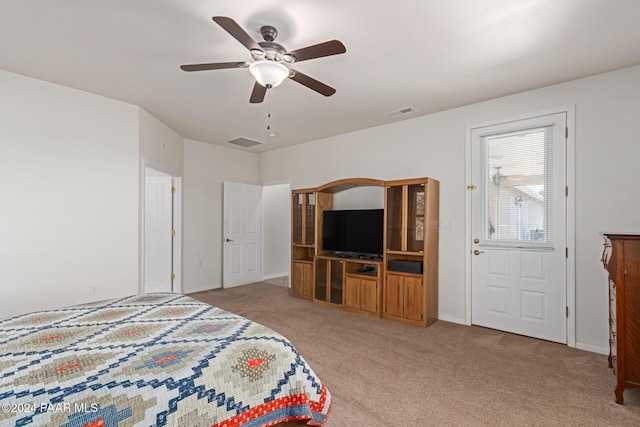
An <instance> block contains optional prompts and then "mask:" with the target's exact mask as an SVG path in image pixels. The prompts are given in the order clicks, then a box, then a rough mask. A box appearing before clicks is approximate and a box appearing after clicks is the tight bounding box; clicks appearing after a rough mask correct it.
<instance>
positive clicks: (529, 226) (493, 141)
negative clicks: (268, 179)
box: [479, 125, 554, 249]
mask: <svg viewBox="0 0 640 427" xmlns="http://www.w3.org/2000/svg"><path fill="white" fill-rule="evenodd" d="M552 147H553V126H552V125H549V126H542V127H535V128H530V129H521V130H517V131H510V132H503V133H496V134H491V135H484V136H482V137H481V138H480V172H481V177H482V178H481V181H480V188H479V190H480V191H481V211H482V213H483V224H486V227H485V230H484V235H483V239H482V244H483V245H484V246H498V247H500V246H511V247H522V248H536V249H546V248H549V249H551V248H553V244H554V236H553V228H554V227H553V221H552V218H553V209H554V200H553V181H554V177H553V149H552Z"/></svg>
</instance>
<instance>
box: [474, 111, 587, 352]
mask: <svg viewBox="0 0 640 427" xmlns="http://www.w3.org/2000/svg"><path fill="white" fill-rule="evenodd" d="M562 113H564V114H566V117H567V123H566V126H567V129H568V136H567V138H566V144H567V147H566V183H567V188H568V195H567V197H566V203H567V210H566V215H567V216H566V219H565V221H566V233H567V236H566V237H567V248H568V256H567V270H566V275H567V277H566V292H567V308H568V314H567V323H566V326H567V346H569V347H576V309H575V307H576V293H575V291H576V280H575V274H576V272H575V265H576V255H575V252H576V251H575V105H574V104H570V105H565V106H561V107H557V108H552V109H549V110H543V111H537V112H533V113H529V114H522V115H519V116H515V117H510V118H506V119H501V120H491V121H486V122H483V123H475V124H473V125H467V126H466V129H465V187H466V186H467V185H472V184H473V185H477V183H473V182H472V181H471V166H472V165H471V144H472V138H471V132H472V130H473V129H475V128H479V127H486V126H493V125H498V124H502V123H509V122H515V121H520V120H526V119H531V118H534V117H539V116H548V115H552V114H562ZM465 191H466V193H465V244H464V249H465V324H466V325H469V326H470V325H471V308H472V307H471V262H472V242H471V240H472V238H473V237H472V235H471V231H472V230H471V215H472V213H471V191H473V190H471V189H468V188H465Z"/></svg>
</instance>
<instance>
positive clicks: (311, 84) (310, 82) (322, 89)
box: [289, 70, 336, 96]
mask: <svg viewBox="0 0 640 427" xmlns="http://www.w3.org/2000/svg"><path fill="white" fill-rule="evenodd" d="M291 71H293V75H291V76H289V78H290V79H291V80H294V81H296V82H298V83H300V84H301V85H303V86H306V87H308V88H309V89H311V90H315V91H316V92H318V93H319V94H321V95H324V96H331V95H333V94H334V93H336V90H335V89H334V88H332V87H331V86H327V85H326V84H324V83H322V82H319V81H318V80H316V79H314V78H312V77H309V76H307V75H306V74H302V73H301V72H300V71H295V70H291Z"/></svg>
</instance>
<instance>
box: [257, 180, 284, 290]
mask: <svg viewBox="0 0 640 427" xmlns="http://www.w3.org/2000/svg"><path fill="white" fill-rule="evenodd" d="M262 213H263V216H262V219H263V227H262V230H263V236H264V240H263V243H264V245H263V247H264V258H263V262H262V265H263V266H264V268H263V272H262V276H263V278H264V279H273V278H275V277H282V276H289V275H290V271H291V246H290V245H291V186H290V185H289V184H272V185H265V186H264V187H263V189H262Z"/></svg>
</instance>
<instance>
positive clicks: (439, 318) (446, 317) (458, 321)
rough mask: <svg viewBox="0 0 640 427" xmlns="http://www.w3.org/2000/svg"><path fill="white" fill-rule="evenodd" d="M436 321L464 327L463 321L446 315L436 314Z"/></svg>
mask: <svg viewBox="0 0 640 427" xmlns="http://www.w3.org/2000/svg"><path fill="white" fill-rule="evenodd" d="M438 320H444V321H445V322H451V323H457V324H459V325H466V323H465V321H464V319H461V318H459V317H455V316H449V315H448V314H438Z"/></svg>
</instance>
